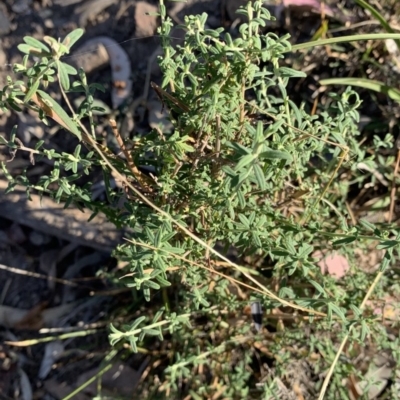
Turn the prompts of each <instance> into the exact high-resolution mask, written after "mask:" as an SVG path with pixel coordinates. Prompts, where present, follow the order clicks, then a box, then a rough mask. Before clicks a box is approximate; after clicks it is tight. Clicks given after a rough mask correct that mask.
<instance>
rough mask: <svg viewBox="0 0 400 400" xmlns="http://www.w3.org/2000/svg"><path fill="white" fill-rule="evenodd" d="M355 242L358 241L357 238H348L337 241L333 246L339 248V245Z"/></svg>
mask: <svg viewBox="0 0 400 400" xmlns="http://www.w3.org/2000/svg"><path fill="white" fill-rule="evenodd" d="M355 240H357V236H346V237H344V238H341V239H338V240H335V241H334V242H333V243H332V246H338V245H339V244H348V243H352V242H354V241H355Z"/></svg>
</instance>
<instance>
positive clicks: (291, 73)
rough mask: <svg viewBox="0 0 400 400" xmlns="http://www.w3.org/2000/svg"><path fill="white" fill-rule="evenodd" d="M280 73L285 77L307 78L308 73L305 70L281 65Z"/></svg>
mask: <svg viewBox="0 0 400 400" xmlns="http://www.w3.org/2000/svg"><path fill="white" fill-rule="evenodd" d="M278 72H279V75H280V76H281V77H283V78H306V77H307V74H306V73H304V72H303V71H297V70H295V69H293V68H288V67H280V68H279V69H278Z"/></svg>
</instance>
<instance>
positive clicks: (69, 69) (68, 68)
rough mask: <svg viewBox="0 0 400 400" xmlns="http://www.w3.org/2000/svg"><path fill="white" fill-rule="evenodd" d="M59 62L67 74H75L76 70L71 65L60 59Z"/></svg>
mask: <svg viewBox="0 0 400 400" xmlns="http://www.w3.org/2000/svg"><path fill="white" fill-rule="evenodd" d="M60 64H62V66H63V68H64V69H65V71H66V72H67V74H68V75H77V73H78V71H77V70H76V69H75V68H74V67H73V66H72V65H69V64H67V63H64V62H62V61H60Z"/></svg>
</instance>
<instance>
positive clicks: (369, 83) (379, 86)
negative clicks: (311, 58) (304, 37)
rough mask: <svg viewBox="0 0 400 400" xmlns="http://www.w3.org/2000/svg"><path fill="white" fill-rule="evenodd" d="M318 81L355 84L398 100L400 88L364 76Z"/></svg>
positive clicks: (399, 99)
mask: <svg viewBox="0 0 400 400" xmlns="http://www.w3.org/2000/svg"><path fill="white" fill-rule="evenodd" d="M319 83H320V84H321V85H323V86H329V85H344V86H357V87H361V88H363V89H368V90H373V91H374V92H378V93H382V94H385V95H387V96H389V97H390V98H391V99H392V100H394V101H397V102H400V90H399V89H396V88H395V87H391V86H387V85H385V84H384V83H383V82H379V81H374V80H372V79H366V78H331V79H322V80H321V81H319Z"/></svg>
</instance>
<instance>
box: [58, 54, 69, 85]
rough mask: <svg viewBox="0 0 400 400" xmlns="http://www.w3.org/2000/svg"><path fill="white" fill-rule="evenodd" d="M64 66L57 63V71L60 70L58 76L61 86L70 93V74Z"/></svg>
mask: <svg viewBox="0 0 400 400" xmlns="http://www.w3.org/2000/svg"><path fill="white" fill-rule="evenodd" d="M64 65H65V64H63V63H61V62H59V61H57V69H58V75H59V77H60V83H61V86H62V88H63V89H64V90H65V91H68V90H69V88H70V82H69V76H68V73H67V71H66V69H65V68H64Z"/></svg>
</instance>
